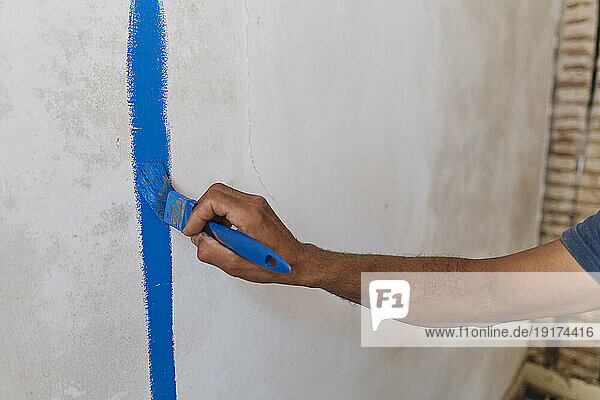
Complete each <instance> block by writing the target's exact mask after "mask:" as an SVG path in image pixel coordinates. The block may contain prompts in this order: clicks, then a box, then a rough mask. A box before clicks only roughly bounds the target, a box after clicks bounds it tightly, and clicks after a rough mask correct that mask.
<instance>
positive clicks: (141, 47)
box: [127, 0, 176, 400]
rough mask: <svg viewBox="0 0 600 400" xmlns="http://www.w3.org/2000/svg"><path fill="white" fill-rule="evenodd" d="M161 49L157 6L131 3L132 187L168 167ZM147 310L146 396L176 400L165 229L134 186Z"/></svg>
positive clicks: (155, 0)
mask: <svg viewBox="0 0 600 400" xmlns="http://www.w3.org/2000/svg"><path fill="white" fill-rule="evenodd" d="M166 62H167V47H166V29H165V17H164V11H163V7H162V2H161V1H159V0H132V1H131V7H130V11H129V40H128V45H127V73H128V89H129V100H128V101H129V111H130V118H131V137H132V163H133V172H134V178H135V179H134V182H137V175H138V172H139V171H138V166H139V165H140V164H141V163H143V162H146V161H148V160H151V159H159V160H162V161H163V162H164V164H165V165H166V166H167V167H168V166H169V165H170V162H169V134H168V131H167V128H166V99H167V70H166V68H167V67H166ZM135 195H136V200H137V205H138V218H139V222H140V227H141V232H140V233H141V252H142V260H143V266H142V268H143V272H144V286H145V292H146V293H145V294H146V307H147V318H148V319H147V327H148V355H149V363H150V366H149V367H150V391H151V394H152V398H153V399H160V400H169V399H175V398H176V390H175V361H174V355H173V296H172V258H171V236H170V232H169V227H168V226H167V225H166V224H165V223H163V222H162V221H161V220H160V219H158V218H156V215H155V214H154V211H153V210H152V209H151V208H150V207H149V206H148V205H147V204H146V202H145V201H141V197H140V193H139V188H138V185H137V183H135Z"/></svg>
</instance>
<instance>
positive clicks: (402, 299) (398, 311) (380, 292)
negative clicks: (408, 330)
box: [369, 279, 410, 332]
mask: <svg viewBox="0 0 600 400" xmlns="http://www.w3.org/2000/svg"><path fill="white" fill-rule="evenodd" d="M369 300H370V305H371V324H372V328H373V332H375V331H377V329H378V328H379V324H380V323H381V321H383V320H384V319H401V318H404V317H406V316H407V315H408V303H409V301H410V284H409V283H408V282H406V281H403V280H400V279H396V280H377V281H371V282H370V283H369Z"/></svg>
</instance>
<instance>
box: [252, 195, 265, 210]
mask: <svg viewBox="0 0 600 400" xmlns="http://www.w3.org/2000/svg"><path fill="white" fill-rule="evenodd" d="M254 197H255V201H256V203H257V204H258V205H260V206H261V207H263V208H267V207H269V202H268V201H267V199H265V198H264V197H263V196H259V195H255V196H254Z"/></svg>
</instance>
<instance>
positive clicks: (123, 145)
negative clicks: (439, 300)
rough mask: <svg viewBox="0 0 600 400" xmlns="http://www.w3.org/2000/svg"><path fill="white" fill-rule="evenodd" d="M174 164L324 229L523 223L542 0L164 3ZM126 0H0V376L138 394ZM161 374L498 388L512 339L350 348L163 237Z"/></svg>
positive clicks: (187, 182) (292, 383)
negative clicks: (167, 274)
mask: <svg viewBox="0 0 600 400" xmlns="http://www.w3.org/2000/svg"><path fill="white" fill-rule="evenodd" d="M165 7H166V18H167V29H168V34H169V90H170V91H169V105H168V117H169V123H170V131H171V138H172V142H171V145H172V160H173V173H174V180H175V184H176V186H177V187H178V188H179V189H180V190H181V191H182V192H183V193H186V194H189V195H191V196H199V195H200V194H201V193H202V191H203V190H204V189H205V188H206V187H207V185H208V184H209V183H211V182H212V181H215V180H221V181H224V182H226V183H229V184H232V185H235V186H238V187H240V188H241V189H245V190H249V191H254V192H260V193H265V194H266V195H267V196H268V197H269V198H270V201H271V203H272V205H273V207H274V208H275V209H276V210H277V211H278V212H279V213H280V214H281V216H282V218H283V219H284V220H285V221H286V222H287V223H289V225H290V227H291V228H292V230H293V231H294V232H295V233H297V235H298V236H299V238H300V239H302V240H306V241H311V242H314V243H316V244H319V245H322V246H324V247H328V248H332V249H341V250H352V251H385V252H389V253H413V254H414V253H444V254H448V253H452V254H462V255H467V256H485V255H489V254H497V253H503V252H506V251H509V250H517V249H520V248H524V247H526V246H529V245H532V244H534V243H535V241H536V237H537V231H536V216H537V212H538V204H537V203H538V201H537V200H538V195H539V191H538V186H539V185H538V183H539V182H540V180H541V174H542V167H543V162H542V156H543V143H544V133H545V130H546V128H547V127H546V122H547V118H546V106H547V104H548V98H549V95H550V86H551V85H550V84H551V66H552V50H553V47H554V31H555V24H556V16H557V15H558V7H557V4H556V2H550V1H545V0H539V1H531V2H513V1H512V0H506V1H496V2H485V3H482V2H480V1H475V0H472V1H459V2H455V3H452V4H451V3H448V2H441V1H402V2H359V1H345V0H344V1H342V0H335V1H328V2H326V3H324V2H322V1H316V0H314V1H313V0H311V1H305V2H280V1H266V0H261V1H252V0H249V1H248V2H247V3H244V2H242V1H236V2H231V3H223V2H220V1H190V0H180V1H176V2H166V4H165ZM127 14H128V5H127V4H126V2H125V3H124V2H117V1H105V2H93V1H86V0H84V1H78V2H71V3H68V4H67V3H65V2H61V1H55V0H50V1H33V0H26V1H3V2H2V1H0V33H1V35H2V37H3V38H9V40H3V41H2V43H1V44H0V72H1V73H2V74H1V76H2V78H0V134H1V135H2V146H1V147H0V168H1V169H2V171H3V173H2V174H1V175H0V205H1V208H0V223H1V224H2V226H3V227H4V229H3V230H2V231H1V232H0V292H1V293H2V296H1V297H0V349H1V351H0V398H3V399H4V398H7V399H12V398H15V399H16V398H18V399H49V398H50V399H61V400H62V399H75V398H81V399H83V398H85V399H113V400H116V399H141V398H148V396H149V388H148V371H147V353H146V333H145V315H144V308H143V294H142V285H141V272H140V268H139V267H140V257H139V253H138V238H137V228H138V227H137V222H136V210H135V204H134V201H133V190H132V177H131V171H130V158H129V157H130V156H129V150H130V147H129V132H128V129H129V127H128V118H127V105H126V84H125V52H126V38H127ZM173 257H174V265H173V268H174V319H175V321H174V332H175V358H176V374H177V385H178V386H177V387H178V395H179V397H180V398H183V399H196V398H215V397H219V396H220V397H221V398H267V399H269V398H275V397H276V396H277V397H283V396H285V397H287V398H322V397H325V396H327V397H333V398H357V399H361V398H369V397H371V398H384V397H389V396H392V397H394V396H395V397H400V396H402V397H403V398H409V399H410V398H488V399H494V398H499V397H500V395H501V393H502V392H503V391H504V389H505V387H506V385H507V383H508V382H509V380H510V378H511V376H512V375H513V373H514V372H515V370H516V368H517V367H518V365H519V363H520V361H521V357H522V352H521V351H519V350H503V349H481V350H461V349H457V350H452V349H445V350H424V349H420V350H417V349H361V348H359V312H358V309H356V308H355V307H353V306H351V305H349V304H347V303H344V302H341V301H339V300H338V299H336V298H334V297H332V296H329V295H327V294H325V293H322V292H319V291H316V290H307V289H299V288H287V287H274V286H258V285H252V284H248V283H245V282H242V281H239V280H234V279H231V278H229V277H228V276H225V275H224V274H223V273H221V272H220V271H218V270H216V269H214V268H211V267H208V266H206V265H202V264H200V263H198V262H197V261H196V260H195V258H194V250H193V247H192V246H191V245H190V243H189V241H188V240H187V239H186V238H183V237H181V236H178V235H174V236H173Z"/></svg>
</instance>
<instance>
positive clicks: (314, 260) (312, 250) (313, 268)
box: [292, 243, 328, 288]
mask: <svg viewBox="0 0 600 400" xmlns="http://www.w3.org/2000/svg"><path fill="white" fill-rule="evenodd" d="M325 253H327V250H323V249H321V248H319V247H317V246H315V245H314V244H311V243H300V251H299V253H298V258H297V260H296V262H295V264H296V265H295V269H296V270H297V272H298V275H297V277H296V281H297V282H296V284H298V285H301V286H306V287H312V288H323V282H324V280H325V278H326V276H327V269H328V268H327V266H325V265H323V259H324V255H325ZM292 268H294V267H292ZM292 270H293V269H292Z"/></svg>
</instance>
